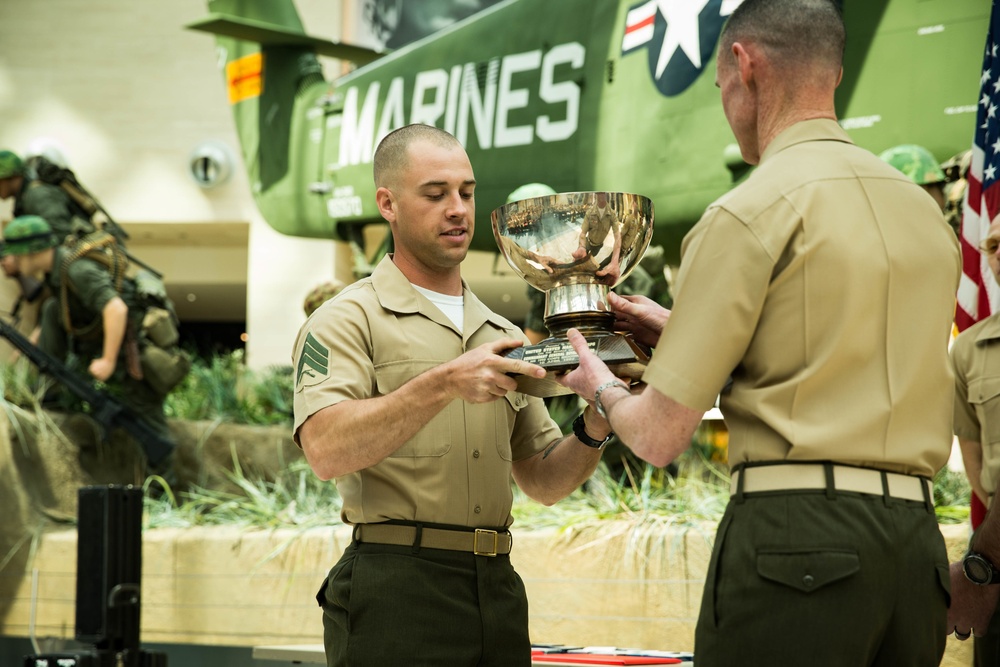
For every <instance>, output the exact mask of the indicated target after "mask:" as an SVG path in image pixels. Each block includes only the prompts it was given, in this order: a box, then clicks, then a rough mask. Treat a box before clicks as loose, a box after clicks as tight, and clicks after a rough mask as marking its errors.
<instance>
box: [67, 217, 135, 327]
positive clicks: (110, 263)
mask: <svg viewBox="0 0 1000 667" xmlns="http://www.w3.org/2000/svg"><path fill="white" fill-rule="evenodd" d="M69 248H70V251H69V252H68V253H66V256H65V258H64V259H63V262H62V267H61V272H62V275H63V280H62V281H61V284H60V286H59V290H60V294H59V302H60V304H61V305H62V322H63V327H65V329H66V331H67V332H68V333H69V334H70V335H72V336H76V337H87V336H90V335H92V334H93V333H94V332H95V331H96V330H97V329H98V328H100V326H101V325H102V322H101V319H100V318H95V319H94V320H93V321H92V322H90V323H89V324H87V325H85V326H83V327H80V328H79V329H77V328H74V327H73V321H72V318H71V317H70V313H69V298H68V290H69V289H71V287H72V285H71V282H70V281H69V280H68V279H67V278H66V275H67V271H68V270H69V265H70V264H72V263H73V262H75V261H76V260H78V259H80V258H81V257H86V258H87V259H90V260H93V261H95V262H97V263H98V264H101V265H102V266H104V267H105V268H106V269H107V270H108V273H110V274H111V282H112V284H113V285H114V288H115V291H116V292H118V293H119V294H121V291H122V281H124V280H125V272H126V271H127V270H128V257H126V256H125V252H124V251H123V250H122V249H121V247H120V246H119V245H118V241H117V240H116V239H115V237H113V236H111V234H109V233H107V232H104V231H98V232H93V233H91V234H88V235H87V236H85V237H83V238H82V239H80V240H79V241H75V242H72V241H71V242H70V244H69Z"/></svg>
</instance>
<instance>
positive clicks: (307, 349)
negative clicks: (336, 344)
mask: <svg viewBox="0 0 1000 667" xmlns="http://www.w3.org/2000/svg"><path fill="white" fill-rule="evenodd" d="M329 374H330V350H329V349H328V348H327V347H326V346H325V345H323V344H322V343H321V342H319V341H318V340H316V338H315V336H313V335H312V332H309V333H307V334H306V341H305V343H304V344H303V345H302V352H301V353H300V354H299V363H298V366H297V368H296V369H295V386H296V387H298V386H303V387H308V386H311V385H314V384H317V383H318V382H320V381H321V380H325V379H326V378H327V376H328V375H329Z"/></svg>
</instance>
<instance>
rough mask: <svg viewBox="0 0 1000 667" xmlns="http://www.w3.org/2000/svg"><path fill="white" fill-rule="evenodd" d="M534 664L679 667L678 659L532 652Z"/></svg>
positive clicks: (679, 661)
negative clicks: (658, 666) (662, 666)
mask: <svg viewBox="0 0 1000 667" xmlns="http://www.w3.org/2000/svg"><path fill="white" fill-rule="evenodd" d="M531 661H532V662H559V663H563V664H566V663H574V664H579V665H679V664H681V662H683V661H682V660H678V659H677V658H655V657H644V656H639V655H595V654H593V653H542V652H541V651H537V652H536V651H532V652H531Z"/></svg>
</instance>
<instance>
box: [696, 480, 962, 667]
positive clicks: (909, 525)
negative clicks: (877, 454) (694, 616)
mask: <svg viewBox="0 0 1000 667" xmlns="http://www.w3.org/2000/svg"><path fill="white" fill-rule="evenodd" d="M949 586H950V579H949V574H948V556H947V553H946V550H945V544H944V538H943V537H942V536H941V532H940V530H939V529H938V525H937V520H936V518H935V516H934V511H933V508H932V507H928V505H927V504H926V503H921V502H913V501H907V500H896V499H891V498H888V499H887V498H883V497H882V496H872V495H864V494H857V493H840V492H831V493H830V494H827V492H826V491H815V492H814V491H796V492H772V493H760V494H748V495H746V496H744V497H742V498H741V499H737V498H736V497H734V498H733V499H731V500H730V503H729V506H728V507H727V509H726V512H725V515H724V516H723V519H722V521H721V522H720V524H719V530H718V534H717V536H716V540H715V546H714V549H713V552H712V557H711V562H710V564H709V569H708V574H707V577H706V582H705V592H704V596H703V598H702V604H701V613H700V615H699V618H698V625H697V629H696V632H695V646H694V655H695V664H697V666H698V667H733V666H734V665H739V666H740V667H755V666H758V665H759V666H760V667H765V666H766V667H775V666H777V665H780V666H781V667H796V666H799V665H801V666H802V667H806V666H808V667H835V666H836V667H843V666H850V667H864V666H872V667H875V666H877V667H890V666H891V667H898V666H900V665H906V666H907V667H932V666H936V665H938V664H939V663H940V661H941V657H942V655H943V654H944V647H945V624H946V618H947V611H948V603H949Z"/></svg>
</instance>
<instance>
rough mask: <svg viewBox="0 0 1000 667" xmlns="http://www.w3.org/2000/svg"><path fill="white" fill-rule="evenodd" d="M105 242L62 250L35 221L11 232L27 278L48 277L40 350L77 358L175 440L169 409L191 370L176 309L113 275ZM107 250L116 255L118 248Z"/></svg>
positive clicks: (8, 244)
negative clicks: (168, 397)
mask: <svg viewBox="0 0 1000 667" xmlns="http://www.w3.org/2000/svg"><path fill="white" fill-rule="evenodd" d="M97 234H98V235H101V234H104V233H103V232H98V233H97ZM104 238H105V239H109V238H110V237H109V236H108V235H104ZM101 240H102V239H101V238H95V237H93V236H92V237H84V238H83V239H81V240H80V241H79V242H77V243H69V244H63V245H60V244H59V240H58V238H57V236H56V234H55V233H54V232H53V230H52V227H51V226H50V225H49V224H48V222H46V221H45V220H44V219H42V218H41V217H39V216H35V215H28V216H20V217H17V218H15V219H14V220H13V222H11V223H10V224H9V225H8V226H7V228H6V229H5V230H4V241H5V252H6V253H7V254H8V255H9V256H12V257H14V259H15V260H16V262H17V266H18V269H19V270H20V272H21V273H23V274H25V275H30V276H38V277H42V276H44V279H45V282H46V283H47V285H48V287H49V289H50V290H51V292H52V297H51V298H49V299H47V300H46V301H45V303H44V304H43V306H42V311H41V318H40V319H41V322H40V328H41V331H40V336H39V339H38V346H39V347H40V348H41V349H42V350H43V351H45V352H47V353H48V354H50V355H52V356H53V357H55V358H56V359H58V360H60V361H63V362H67V361H69V360H70V359H71V357H75V358H76V359H78V360H79V361H80V362H81V363H83V364H86V365H87V366H86V368H87V372H88V373H89V374H90V375H91V376H92V377H93V378H94V379H96V380H99V381H101V382H104V383H106V384H107V385H108V388H109V390H111V391H112V392H114V393H116V394H119V396H120V399H121V401H122V402H123V403H124V404H125V405H126V406H128V407H129V408H131V409H132V411H133V412H135V413H136V414H137V415H138V416H139V417H141V418H142V419H144V420H145V421H147V422H148V423H149V425H150V426H152V427H153V428H154V429H156V430H157V431H158V432H159V433H161V434H162V435H163V436H164V437H165V438H167V439H172V438H171V435H170V431H169V429H168V427H167V422H166V417H165V416H164V411H163V403H164V399H165V398H166V395H167V393H168V392H169V391H170V390H171V389H172V388H173V387H174V386H176V385H177V384H178V383H179V382H180V381H181V380H182V379H183V377H184V375H186V373H187V371H188V369H189V367H190V362H189V361H188V359H187V357H186V355H184V354H183V353H182V352H181V351H180V350H179V349H178V348H177V329H176V322H175V320H174V316H173V307H172V304H171V303H170V301H169V299H167V298H166V294H165V292H164V293H162V294H158V293H156V292H155V291H154V290H150V289H148V288H147V286H146V285H145V284H144V283H143V281H142V280H141V279H140V277H138V276H137V277H134V278H133V277H128V276H126V275H124V273H123V272H122V273H118V274H117V275H113V273H112V270H111V269H109V267H108V266H107V265H106V264H105V263H103V262H102V261H101V257H102V255H101V254H100V253H101V250H100V247H101V246H100V241H101ZM107 245H108V246H112V247H111V251H112V252H113V242H111V243H108V244H107ZM105 252H107V247H105ZM121 264H123V265H124V264H125V261H124V260H123V261H121ZM166 466H167V467H169V466H172V460H170V459H168V462H167V464H166ZM156 472H167V470H160V469H158V470H157V471H156Z"/></svg>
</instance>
